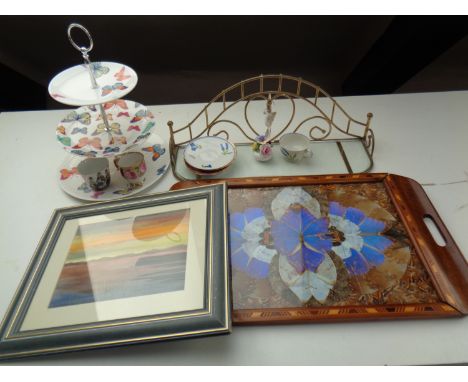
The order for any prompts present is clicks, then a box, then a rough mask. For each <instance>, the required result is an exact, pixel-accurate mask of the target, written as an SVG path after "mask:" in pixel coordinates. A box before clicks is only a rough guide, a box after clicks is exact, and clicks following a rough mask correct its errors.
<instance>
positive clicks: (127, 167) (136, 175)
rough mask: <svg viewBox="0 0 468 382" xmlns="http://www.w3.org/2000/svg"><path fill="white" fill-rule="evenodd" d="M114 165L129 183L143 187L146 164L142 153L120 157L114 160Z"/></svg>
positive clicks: (126, 154)
mask: <svg viewBox="0 0 468 382" xmlns="http://www.w3.org/2000/svg"><path fill="white" fill-rule="evenodd" d="M114 164H115V167H117V169H118V170H119V171H120V173H121V174H122V176H123V177H124V178H125V179H126V180H127V182H128V183H130V184H132V185H137V186H142V185H143V182H144V181H145V178H144V175H145V173H146V163H145V156H144V155H143V154H142V153H136V152H130V153H124V154H121V155H118V156H116V157H115V159H114Z"/></svg>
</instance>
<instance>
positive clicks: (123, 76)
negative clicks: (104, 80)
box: [114, 66, 131, 81]
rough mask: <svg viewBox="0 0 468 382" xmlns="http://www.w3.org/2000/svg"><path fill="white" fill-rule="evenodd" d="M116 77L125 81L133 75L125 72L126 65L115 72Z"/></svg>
mask: <svg viewBox="0 0 468 382" xmlns="http://www.w3.org/2000/svg"><path fill="white" fill-rule="evenodd" d="M114 77H115V78H116V80H117V81H125V80H128V79H129V78H130V77H131V75H128V74H125V66H122V69H120V70H119V71H118V72H117V73H115V74H114Z"/></svg>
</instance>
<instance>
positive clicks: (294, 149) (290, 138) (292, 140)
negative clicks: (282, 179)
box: [279, 133, 312, 162]
mask: <svg viewBox="0 0 468 382" xmlns="http://www.w3.org/2000/svg"><path fill="white" fill-rule="evenodd" d="M279 144H280V148H281V154H283V155H284V156H285V158H286V159H288V160H290V161H293V162H297V161H299V160H301V159H302V158H304V157H311V156H312V151H311V149H310V141H309V138H307V137H306V136H305V135H303V134H299V133H288V134H284V135H283V136H282V137H281V138H280V140H279Z"/></svg>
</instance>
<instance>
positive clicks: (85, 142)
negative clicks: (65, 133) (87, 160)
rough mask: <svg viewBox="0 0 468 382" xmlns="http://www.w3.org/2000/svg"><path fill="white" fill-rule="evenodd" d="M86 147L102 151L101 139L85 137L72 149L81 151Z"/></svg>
mask: <svg viewBox="0 0 468 382" xmlns="http://www.w3.org/2000/svg"><path fill="white" fill-rule="evenodd" d="M86 146H91V147H94V148H95V149H96V150H102V144H101V138H97V137H96V138H92V139H89V138H88V137H83V138H81V139H80V140H79V141H78V143H77V144H76V145H75V146H73V147H72V148H73V149H81V148H83V147H86ZM80 155H81V154H80Z"/></svg>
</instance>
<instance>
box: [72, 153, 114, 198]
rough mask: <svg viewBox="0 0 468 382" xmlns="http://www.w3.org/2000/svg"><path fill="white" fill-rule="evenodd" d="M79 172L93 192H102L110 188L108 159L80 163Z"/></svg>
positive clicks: (87, 160) (95, 159)
mask: <svg viewBox="0 0 468 382" xmlns="http://www.w3.org/2000/svg"><path fill="white" fill-rule="evenodd" d="M77 171H78V173H79V174H80V175H81V176H82V177H83V179H84V181H85V183H86V184H87V185H88V186H89V187H90V188H91V189H92V190H94V191H102V190H104V189H106V188H107V187H109V184H110V172H109V161H108V160H107V158H87V159H85V160H83V161H81V162H80V164H79V165H78V166H77Z"/></svg>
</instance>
